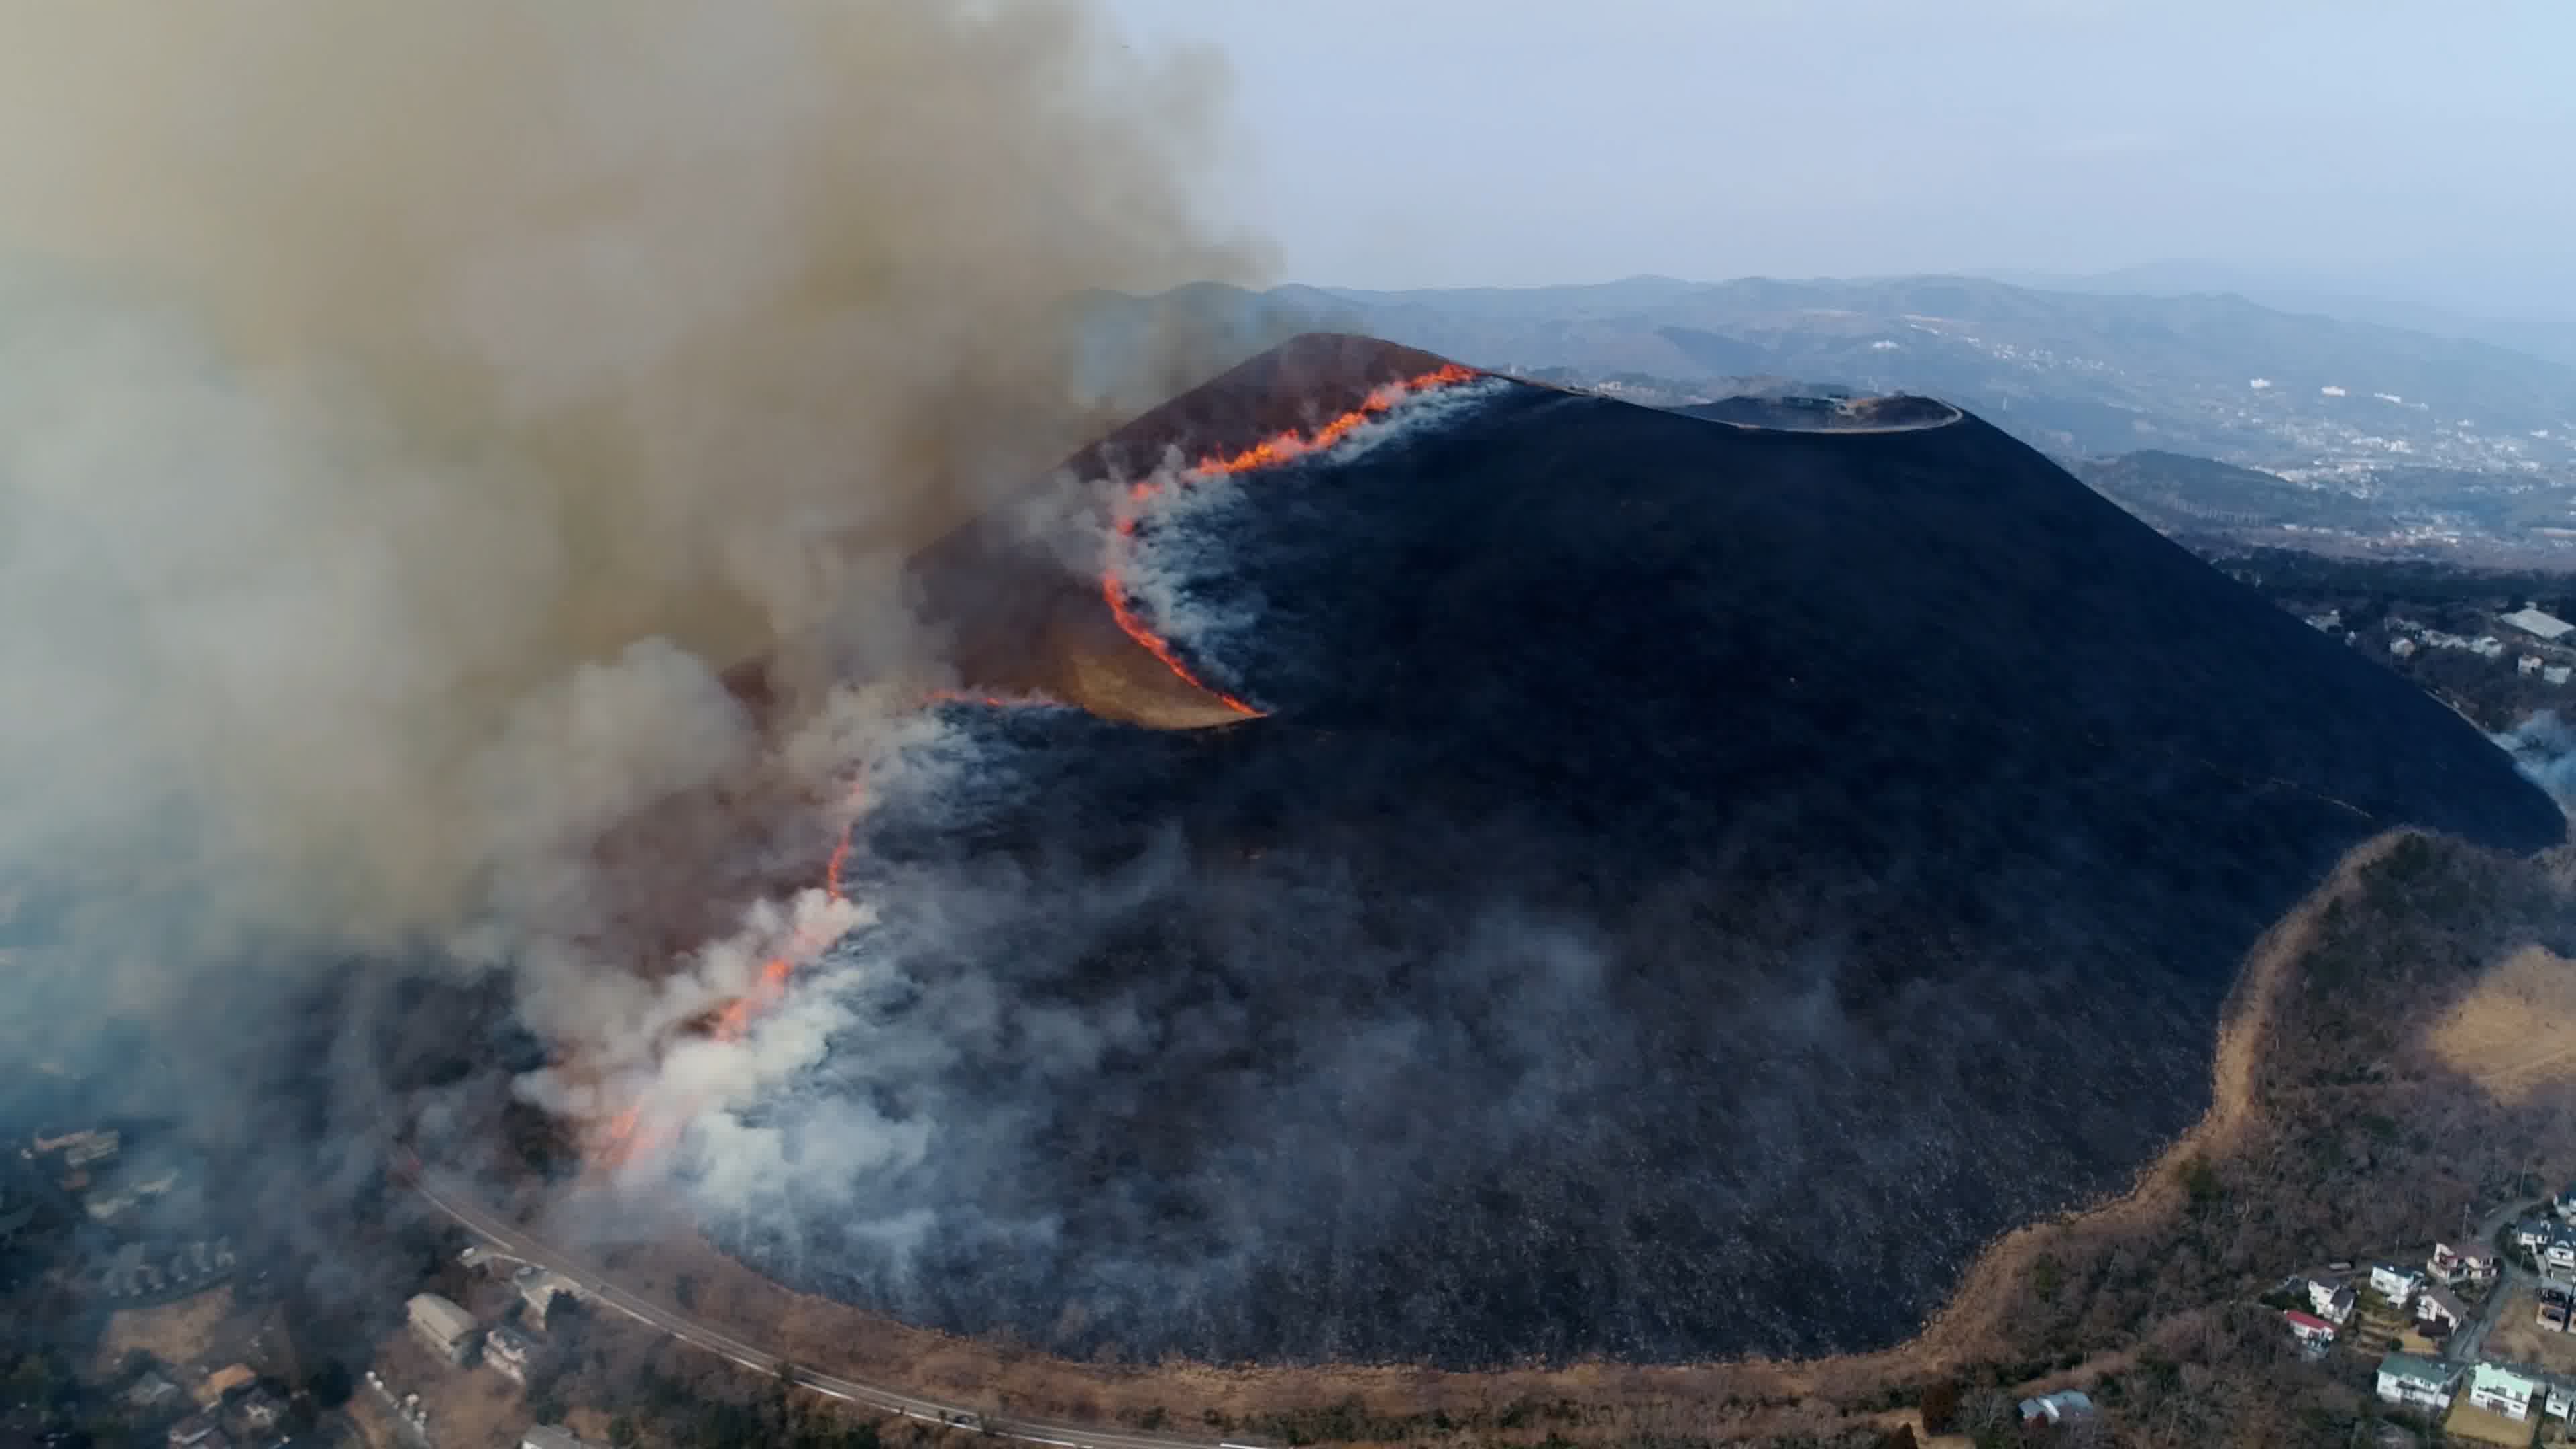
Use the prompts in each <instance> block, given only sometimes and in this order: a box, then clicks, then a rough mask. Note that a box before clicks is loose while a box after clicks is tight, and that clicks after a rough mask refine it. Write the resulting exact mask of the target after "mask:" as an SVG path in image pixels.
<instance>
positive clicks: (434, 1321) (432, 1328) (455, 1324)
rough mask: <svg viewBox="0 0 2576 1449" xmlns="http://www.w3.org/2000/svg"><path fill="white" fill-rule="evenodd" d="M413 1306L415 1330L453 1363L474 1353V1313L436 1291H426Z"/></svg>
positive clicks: (412, 1313) (423, 1340)
mask: <svg viewBox="0 0 2576 1449" xmlns="http://www.w3.org/2000/svg"><path fill="white" fill-rule="evenodd" d="M406 1306H407V1307H408V1308H409V1309H410V1310H411V1328H412V1332H414V1333H417V1334H419V1335H420V1338H421V1342H423V1343H426V1344H428V1345H429V1346H430V1347H431V1348H433V1349H436V1350H437V1351H438V1352H440V1353H441V1354H444V1355H446V1356H447V1358H448V1360H449V1361H450V1362H453V1363H463V1362H465V1361H466V1360H467V1359H469V1358H471V1357H473V1356H474V1340H475V1336H476V1333H475V1328H474V1315H473V1314H471V1313H468V1312H466V1311H465V1310H464V1309H462V1308H459V1307H457V1306H456V1304H454V1303H453V1302H450V1301H449V1300H447V1299H445V1298H441V1297H439V1296H438V1295H437V1294H435V1293H422V1294H419V1295H417V1296H415V1297H414V1298H413V1299H412V1300H411V1302H410V1303H409V1304H408V1305H406Z"/></svg>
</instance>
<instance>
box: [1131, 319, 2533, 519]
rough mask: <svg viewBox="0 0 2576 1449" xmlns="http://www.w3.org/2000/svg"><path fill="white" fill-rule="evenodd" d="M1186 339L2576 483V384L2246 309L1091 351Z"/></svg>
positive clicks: (2029, 430)
mask: <svg viewBox="0 0 2576 1449" xmlns="http://www.w3.org/2000/svg"><path fill="white" fill-rule="evenodd" d="M1184 319H1186V320H1188V321H1190V322H1191V323H1192V324H1193V325H1195V326H1197V327H1200V328H1206V327H1209V326H1214V327H1216V328H1218V329H1219V330H1221V331H1230V332H1232V333H1234V334H1235V335H1236V338H1237V340H1238V341H1239V343H1240V346H1239V348H1238V349H1237V350H1238V351H1240V352H1241V353H1242V354H1244V355H1249V354H1250V353H1251V352H1253V351H1257V350H1258V349H1259V348H1260V347H1262V346H1264V345H1267V344H1268V343H1270V342H1272V341H1275V340H1277V339H1278V338H1279V337H1281V336H1284V335H1287V334H1289V333H1292V332H1295V331H1299V330H1303V329H1307V328H1315V327H1331V328H1336V329H1342V330H1350V331H1360V332H1366V333H1369V334H1371V335H1374V336H1378V337H1382V338H1385V339H1387V340H1389V341H1393V342H1399V343H1404V344H1407V345H1411V346H1416V347H1422V348H1427V349H1429V350H1432V351H1435V352H1439V353H1442V354H1445V355H1448V356H1453V357H1458V358H1462V359H1465V360H1467V361H1470V362H1473V363H1475V364H1477V365H1479V366H1484V367H1489V368H1495V369H1501V370H1508V371H1518V372H1523V373H1543V372H1545V371H1547V370H1550V369H1560V370H1564V371H1566V372H1568V373H1571V374H1574V375H1576V376H1578V377H1585V378H1592V379H1617V378H1622V377H1627V378H1633V379H1661V380H1667V381H1670V382H1674V383H1679V384H1683V385H1685V386H1687V387H1691V388H1695V389H1697V390H1699V391H1701V392H1704V393H1706V394H1707V395H1709V396H1719V395H1723V394H1725V393H1727V392H1730V391H1744V390H1747V389H1748V388H1756V389H1758V388H1759V387H1760V386H1761V385H1763V384H1764V383H1765V382H1770V383H1788V382H1794V383H1798V384H1803V385H1817V384H1823V385H1834V386H1840V387H1846V388H1849V389H1852V390H1855V391H1860V392H1916V393H1924V394H1929V395H1931V396H1935V397H1939V398H1942V399H1944V400H1946V401H1950V402H1954V403H1958V404H1960V405H1963V406H1965V407H1967V408H1969V409H1971V410H1972V411H1975V412H1977V413H1979V414H1981V415H1983V416H1985V417H1986V418H1988V419H1990V420H1991V421H1993V422H1995V423H1996V424H1997V425H1999V426H2002V427H2004V428H2005V429H2007V430H2008V431H2011V432H2013V433H2014V434H2016V435H2017V436H2019V437H2021V438H2022V439H2023V440H2025V441H2027V442H2030V443H2032V444H2034V445H2036V446H2039V447H2041V448H2044V449H2046V450H2049V451H2051V452H2056V453H2060V454H2075V455H2101V454H2113V453H2123V452H2131V451H2136V450H2138V449H2142V448H2145V449H2162V450H2166V451H2173V452H2185V453H2199V454H2205V455H2208V456H2211V457H2216V458H2220V459H2224V460H2227V461H2229V462H2233V463H2239V464H2245V465H2250V466H2260V467H2266V468H2276V469H2291V470H2300V469H2328V470H2331V469H2336V468H2354V467H2368V466H2375V465H2386V464H2391V463H2403V464H2418V465H2436V466H2442V467H2447V468H2458V469H2471V470H2479V471H2503V472H2522V473H2527V474H2533V475H2540V476H2553V477H2555V476H2562V475H2564V476H2576V367H2571V366H2569V365H2567V364H2565V363H2562V362H2555V361H2551V360H2548V359H2545V358H2541V357H2537V356H2533V355H2531V354H2529V353H2525V352H2517V351H2514V350H2511V349H2509V348H2504V347H2498V346H2494V345H2492V344H2489V343H2484V342H2476V341H2467V340H2462V339H2460V338H2457V337H2443V336H2437V335H2435V334H2433V333H2431V332H2425V331H2416V330H2409V329H2406V328H2401V327H2391V326H2386V325H2382V324H2379V323H2373V322H2365V321H2353V320H2342V319H2337V318H2333V317H2327V316H2319V315H2312V314H2305V313H2295V312H2285V311H2279V310H2275V309H2273V308H2271V307H2266V306H2262V305H2259V304H2257V303H2255V302H2252V301H2249V300H2247V299H2245V298H2243V297H2241V296H2234V295H2197V294H2196V295H2182V296H2166V295H2150V294H2145V293H2131V294H2127V295H2113V294H2108V293H2086V292H2068V291H2056V290H2045V289H2040V288H2032V287H2021V286H2014V285H2011V284H2008V283H2005V282H1999V281H1992V280H1987V279H1983V278H1974V277H1953V276H1918V277H1896V278H1884V279H1865V280H1848V281H1834V280H1819V281H1779V280H1772V279H1767V278H1745V279H1740V280H1736V281H1731V282H1716V283H1698V282H1685V281H1679V280H1675V279H1673V278H1669V277H1632V278H1629V279H1627V280H1625V281H1619V282H1609V283H1603V284H1599V285H1588V286H1566V287H1537V288H1528V289H1499V288H1476V289H1459V290H1433V291H1410V292H1367V291H1352V290H1345V289H1331V288H1320V287H1305V286H1288V287H1278V288H1274V289H1272V290H1270V291H1267V292H1258V293H1256V292H1250V291H1245V290H1241V289H1236V288H1228V287H1217V286H1199V287H1191V288H1184V289H1181V290H1179V291H1176V292H1172V293H1166V294H1164V295H1162V296H1159V297H1154V298H1149V299H1140V298H1124V297H1118V298H1106V299H1103V300H1102V303H1101V305H1100V306H1099V307H1098V309H1097V311H1096V313H1095V323H1096V332H1095V335H1096V337H1097V339H1098V340H1099V342H1100V344H1101V345H1103V346H1107V347H1111V348H1113V349H1115V348H1119V347H1129V346H1137V345H1141V342H1142V339H1143V338H1144V337H1146V336H1147V335H1149V334H1150V333H1152V332H1153V331H1154V330H1155V329H1158V328H1168V327H1171V326H1173V325H1174V324H1175V323H1176V322H1178V321H1181V320H1184ZM1163 335H1168V333H1165V334H1163ZM1113 355H1115V354H1114V353H1113Z"/></svg>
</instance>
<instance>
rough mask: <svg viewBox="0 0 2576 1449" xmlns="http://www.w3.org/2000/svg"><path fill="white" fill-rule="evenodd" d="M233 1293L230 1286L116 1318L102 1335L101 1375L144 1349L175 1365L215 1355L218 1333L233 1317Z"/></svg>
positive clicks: (108, 1323) (109, 1321)
mask: <svg viewBox="0 0 2576 1449" xmlns="http://www.w3.org/2000/svg"><path fill="white" fill-rule="evenodd" d="M232 1312H233V1290H232V1288H231V1287H230V1286H229V1285H227V1286H225V1287H220V1288H216V1289H214V1290H212V1291H210V1292H205V1293H200V1294H198V1295H197V1296H196V1297H194V1298H182V1299H180V1300H179V1301H178V1302H176V1303H171V1304H165V1305H163V1306H162V1307H159V1308H139V1309H130V1310H128V1311H126V1312H123V1313H118V1314H113V1315H111V1316H110V1317H109V1318H108V1320H107V1329H106V1331H105V1332H103V1333H101V1334H100V1335H99V1339H98V1358H97V1360H96V1361H97V1363H98V1366H99V1371H100V1372H102V1373H106V1372H111V1371H113V1369H114V1368H115V1366H116V1364H117V1362H118V1361H119V1360H121V1359H123V1358H124V1357H125V1356H126V1354H128V1353H130V1352H132V1351H133V1350H135V1349H138V1348H139V1349H142V1350H143V1351H145V1352H146V1353H151V1354H155V1355H157V1356H159V1357H160V1358H162V1359H164V1360H166V1361H168V1362H170V1363H175V1364H187V1363H193V1362H195V1361H196V1360H198V1359H201V1358H203V1357H205V1356H206V1355H207V1354H208V1353H210V1352H212V1351H213V1346H214V1342H215V1335H216V1332H217V1331H218V1330H219V1329H221V1328H222V1327H223V1325H224V1322H225V1321H226V1320H227V1319H229V1318H231V1317H232Z"/></svg>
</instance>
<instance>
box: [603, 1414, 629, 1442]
mask: <svg viewBox="0 0 2576 1449" xmlns="http://www.w3.org/2000/svg"><path fill="white" fill-rule="evenodd" d="M608 1442H609V1443H611V1444H614V1445H616V1446H617V1449H634V1444H635V1416H634V1415H632V1414H620V1415H618V1416H617V1417H616V1418H614V1419H611V1420H609V1421H608Z"/></svg>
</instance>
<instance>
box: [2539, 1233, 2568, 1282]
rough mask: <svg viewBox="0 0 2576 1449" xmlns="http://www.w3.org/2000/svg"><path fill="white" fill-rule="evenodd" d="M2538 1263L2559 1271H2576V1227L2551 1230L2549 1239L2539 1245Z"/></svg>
mask: <svg viewBox="0 0 2576 1449" xmlns="http://www.w3.org/2000/svg"><path fill="white" fill-rule="evenodd" d="M2540 1265H2541V1266H2542V1267H2544V1268H2551V1269H2555V1270H2557V1271H2558V1272H2561V1273H2576V1229H2569V1228H2564V1227H2561V1228H2558V1229H2555V1230H2553V1231H2552V1232H2551V1233H2550V1235H2549V1241H2548V1242H2546V1243H2543V1244H2541V1245H2540Z"/></svg>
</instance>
